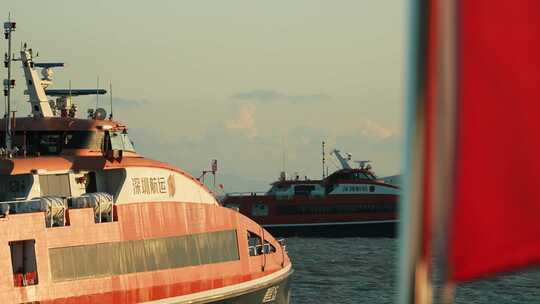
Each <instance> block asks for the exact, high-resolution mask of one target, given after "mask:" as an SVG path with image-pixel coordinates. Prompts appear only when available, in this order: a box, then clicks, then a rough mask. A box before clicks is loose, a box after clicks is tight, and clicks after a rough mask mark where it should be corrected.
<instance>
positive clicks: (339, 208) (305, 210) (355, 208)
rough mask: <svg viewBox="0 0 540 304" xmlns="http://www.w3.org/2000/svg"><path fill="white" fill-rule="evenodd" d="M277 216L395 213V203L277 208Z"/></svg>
mask: <svg viewBox="0 0 540 304" xmlns="http://www.w3.org/2000/svg"><path fill="white" fill-rule="evenodd" d="M277 211H278V214H283V215H293V214H339V213H361V212H396V204H395V203H369V204H342V205H299V206H279V207H278V208H277Z"/></svg>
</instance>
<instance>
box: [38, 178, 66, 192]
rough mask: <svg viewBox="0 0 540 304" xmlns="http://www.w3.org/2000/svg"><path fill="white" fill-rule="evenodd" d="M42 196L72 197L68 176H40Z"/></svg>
mask: <svg viewBox="0 0 540 304" xmlns="http://www.w3.org/2000/svg"><path fill="white" fill-rule="evenodd" d="M39 187H40V188H41V196H59V197H69V196H71V189H70V186H69V175H68V174H49V175H40V176H39Z"/></svg>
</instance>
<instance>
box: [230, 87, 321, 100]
mask: <svg viewBox="0 0 540 304" xmlns="http://www.w3.org/2000/svg"><path fill="white" fill-rule="evenodd" d="M232 97H233V98H235V99H241V100H251V101H257V102H263V103H270V102H280V101H281V102H289V103H309V102H321V101H325V100H328V99H330V96H328V95H326V94H301V95H294V94H288V93H282V92H278V91H275V90H262V89H258V90H251V91H246V92H240V93H237V94H235V95H233V96H232Z"/></svg>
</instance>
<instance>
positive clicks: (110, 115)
mask: <svg viewBox="0 0 540 304" xmlns="http://www.w3.org/2000/svg"><path fill="white" fill-rule="evenodd" d="M109 92H110V93H109V94H110V95H109V98H110V99H111V114H109V120H112V119H113V106H112V105H113V102H112V82H109Z"/></svg>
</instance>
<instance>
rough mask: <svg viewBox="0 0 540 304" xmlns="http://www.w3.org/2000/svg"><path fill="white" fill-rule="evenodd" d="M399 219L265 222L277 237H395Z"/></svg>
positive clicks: (265, 226)
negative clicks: (292, 222) (294, 222)
mask: <svg viewBox="0 0 540 304" xmlns="http://www.w3.org/2000/svg"><path fill="white" fill-rule="evenodd" d="M397 223H398V221H397V220H388V221H373V222H362V221H360V222H326V223H306V224H266V225H265V224H263V225H262V226H263V227H264V228H265V229H266V230H267V231H268V232H270V233H271V234H272V235H274V236H275V237H322V238H335V237H338V238H339V237H372V238H379V237H382V238H395V237H396V235H397V230H396V229H397Z"/></svg>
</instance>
